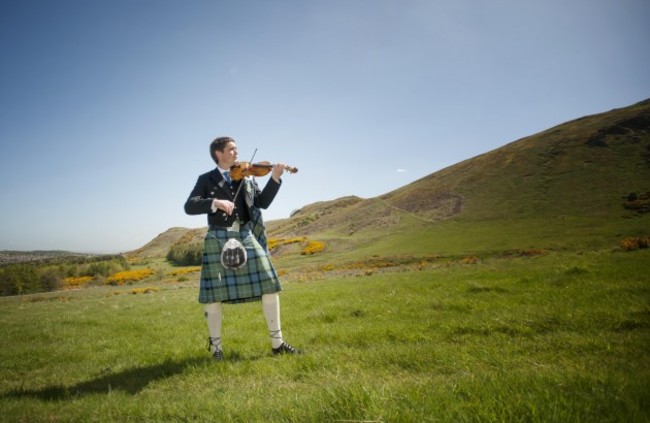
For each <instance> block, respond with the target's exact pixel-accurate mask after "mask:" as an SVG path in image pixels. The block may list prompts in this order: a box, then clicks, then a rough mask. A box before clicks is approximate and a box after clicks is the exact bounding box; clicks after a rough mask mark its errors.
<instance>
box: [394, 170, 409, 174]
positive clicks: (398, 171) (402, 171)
mask: <svg viewBox="0 0 650 423" xmlns="http://www.w3.org/2000/svg"><path fill="white" fill-rule="evenodd" d="M396 172H397V173H406V172H408V170H406V169H397V171H396Z"/></svg>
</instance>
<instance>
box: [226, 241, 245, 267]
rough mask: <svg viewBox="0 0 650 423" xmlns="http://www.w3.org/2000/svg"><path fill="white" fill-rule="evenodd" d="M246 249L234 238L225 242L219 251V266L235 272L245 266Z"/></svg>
mask: <svg viewBox="0 0 650 423" xmlns="http://www.w3.org/2000/svg"><path fill="white" fill-rule="evenodd" d="M247 259H248V255H247V254H246V248H244V246H243V245H242V243H241V242H239V241H238V240H236V239H235V238H230V239H229V240H228V241H226V244H225V245H224V246H223V250H222V251H221V264H222V265H223V267H225V268H227V269H232V270H236V269H239V268H240V267H242V266H243V265H245V264H246V260H247Z"/></svg>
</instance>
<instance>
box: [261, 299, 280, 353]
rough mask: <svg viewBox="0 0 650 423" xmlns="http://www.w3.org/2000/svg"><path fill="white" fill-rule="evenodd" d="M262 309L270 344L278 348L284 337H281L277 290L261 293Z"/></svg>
mask: <svg viewBox="0 0 650 423" xmlns="http://www.w3.org/2000/svg"><path fill="white" fill-rule="evenodd" d="M262 310H263V311H264V318H265V319H266V325H267V326H268V327H269V335H270V336H271V345H272V347H273V348H278V347H279V346H280V345H282V343H283V342H284V339H282V329H281V325H280V296H279V295H278V293H277V292H276V293H275V294H264V295H262Z"/></svg>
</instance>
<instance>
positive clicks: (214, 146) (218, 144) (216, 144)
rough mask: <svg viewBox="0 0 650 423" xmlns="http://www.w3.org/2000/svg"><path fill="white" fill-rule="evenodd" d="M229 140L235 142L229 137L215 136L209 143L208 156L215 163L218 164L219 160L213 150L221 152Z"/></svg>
mask: <svg viewBox="0 0 650 423" xmlns="http://www.w3.org/2000/svg"><path fill="white" fill-rule="evenodd" d="M229 142H235V140H234V139H232V138H230V137H219V138H215V139H214V141H212V142H211V143H210V157H212V160H214V162H215V163H216V164H219V160H218V159H217V155H216V154H215V152H216V151H221V152H222V153H223V150H224V149H225V148H226V144H228V143H229Z"/></svg>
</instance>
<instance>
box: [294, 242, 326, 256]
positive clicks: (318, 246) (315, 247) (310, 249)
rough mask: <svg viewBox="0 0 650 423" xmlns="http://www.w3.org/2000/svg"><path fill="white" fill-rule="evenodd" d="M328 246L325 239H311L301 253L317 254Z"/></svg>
mask: <svg viewBox="0 0 650 423" xmlns="http://www.w3.org/2000/svg"><path fill="white" fill-rule="evenodd" d="M325 247H326V244H325V243H324V242H323V241H309V242H308V243H307V245H306V246H305V247H304V248H303V249H302V251H301V252H300V254H302V255H307V254H310V255H311V254H316V253H320V252H321V251H323V250H324V249H325Z"/></svg>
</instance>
